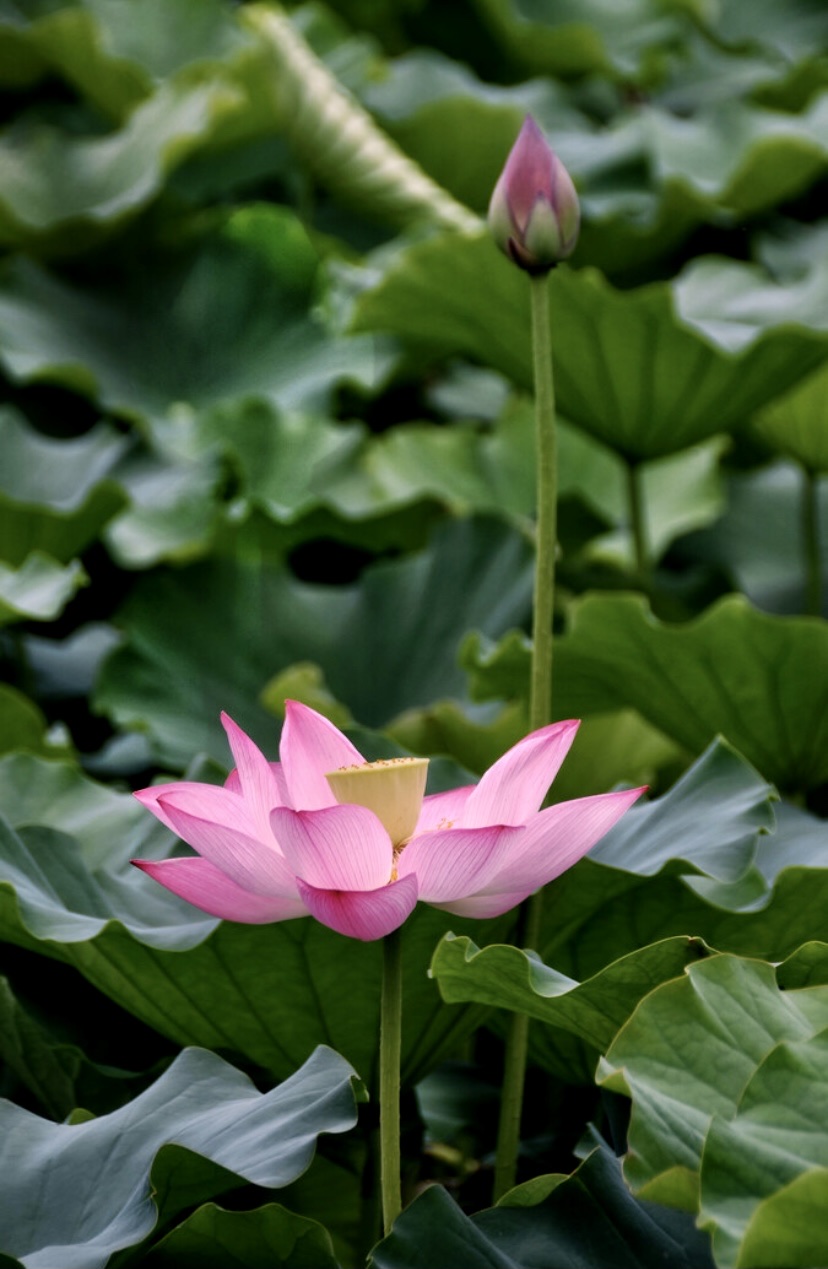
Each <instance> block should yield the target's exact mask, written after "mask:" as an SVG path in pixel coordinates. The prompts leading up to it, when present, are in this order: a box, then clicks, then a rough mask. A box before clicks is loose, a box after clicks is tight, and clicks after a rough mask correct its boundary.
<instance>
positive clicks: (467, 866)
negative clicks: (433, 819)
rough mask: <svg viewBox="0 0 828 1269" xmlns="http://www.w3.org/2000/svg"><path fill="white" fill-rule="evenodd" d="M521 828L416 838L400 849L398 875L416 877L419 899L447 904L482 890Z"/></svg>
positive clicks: (440, 832)
mask: <svg viewBox="0 0 828 1269" xmlns="http://www.w3.org/2000/svg"><path fill="white" fill-rule="evenodd" d="M525 831H526V830H525V829H522V828H501V827H493V828H451V829H444V830H439V829H438V830H437V831H435V832H433V833H424V834H423V836H422V837H415V838H414V839H413V840H412V841H410V842H409V843H408V845H407V846H406V847H405V849H404V850H403V852H402V854H401V855H400V858H399V863H398V865H397V870H398V873H399V876H400V877H405V876H409V875H411V874H413V875H414V876H416V878H417V889H418V891H419V895H420V898H421V899H423V900H424V901H425V902H426V903H438V904H439V903H446V902H448V901H449V900H452V899H460V898H463V897H464V896H466V895H469V894H475V893H476V892H477V891H479V890H483V889H484V888H485V886H486V885H487V883H488V882H489V881H491V879H492V878H493V877H494V876H495V875H496V874H497V873H498V871H499V870H500V869H501V868H507V867H508V862H507V861H508V859H509V855H510V852H511V851H512V850H513V849H515V847H516V844H517V841H518V839H519V838H520V837H521V835H522V834H523V833H524V832H525Z"/></svg>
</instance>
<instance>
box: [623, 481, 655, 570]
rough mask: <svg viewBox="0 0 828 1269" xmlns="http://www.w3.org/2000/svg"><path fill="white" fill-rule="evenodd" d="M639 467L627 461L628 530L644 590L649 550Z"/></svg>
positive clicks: (648, 568)
mask: <svg viewBox="0 0 828 1269" xmlns="http://www.w3.org/2000/svg"><path fill="white" fill-rule="evenodd" d="M642 493H643V490H642V488H641V468H640V466H639V464H638V463H634V462H631V461H629V460H628V461H627V506H628V509H629V516H630V532H631V534H632V540H633V551H634V553H635V567H636V570H637V572H638V577H639V581H640V583H641V586H642V588H643V589H644V590H649V586H650V550H649V545H648V542H647V521H646V518H645V512H644V499H643V498H642Z"/></svg>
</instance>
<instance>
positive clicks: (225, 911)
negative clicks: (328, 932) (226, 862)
mask: <svg viewBox="0 0 828 1269" xmlns="http://www.w3.org/2000/svg"><path fill="white" fill-rule="evenodd" d="M132 862H133V863H134V864H135V866H136V868H140V869H141V871H142V872H145V873H147V874H148V876H150V877H152V878H153V879H154V880H155V881H157V882H159V883H160V884H161V885H162V886H164V887H165V888H166V889H167V890H171V891H172V893H173V894H177V895H179V896H180V897H181V898H182V899H186V900H187V902H188V903H191V904H192V905H193V907H195V908H201V910H202V912H209V914H210V916H215V917H221V918H222V920H225V921H242V922H244V923H246V924H250V925H265V924H269V923H270V922H271V921H289V920H291V919H292V918H295V917H301V916H307V915H308V909H307V908H306V907H305V905H304V903H302V902H301V900H300V899H290V898H283V897H282V896H280V895H260V894H253V893H252V892H251V891H250V890H245V889H244V888H243V887H242V886H238V885H236V883H235V881H232V880H231V878H230V877H228V876H227V874H226V873H224V872H222V871H221V869H220V868H216V866H215V864H211V863H210V861H209V860H208V859H199V857H198V856H197V855H190V856H188V857H186V858H181V859H161V860H157V861H150V860H143V859H134V860H133V861H132Z"/></svg>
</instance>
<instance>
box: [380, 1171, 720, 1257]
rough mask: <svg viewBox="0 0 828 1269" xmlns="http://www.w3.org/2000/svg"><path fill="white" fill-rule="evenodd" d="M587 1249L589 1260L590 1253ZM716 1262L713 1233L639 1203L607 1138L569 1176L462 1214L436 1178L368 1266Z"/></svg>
mask: <svg viewBox="0 0 828 1269" xmlns="http://www.w3.org/2000/svg"><path fill="white" fill-rule="evenodd" d="M585 1256H586V1257H587V1259H585ZM665 1263H667V1264H670V1265H671V1266H675V1269H712V1264H713V1262H712V1260H711V1258H710V1251H709V1240H708V1239H707V1238H706V1237H705V1235H703V1234H700V1233H699V1231H698V1230H696V1229H694V1228H693V1224H692V1221H691V1220H690V1219H689V1218H688V1217H687V1216H685V1214H684V1213H681V1212H672V1211H670V1210H668V1209H667V1208H662V1207H658V1206H657V1205H656V1204H654V1203H638V1202H636V1200H635V1199H634V1198H632V1197H631V1196H630V1193H629V1190H628V1189H627V1187H626V1186H625V1185H624V1182H623V1180H622V1177H621V1169H620V1167H619V1165H618V1160H617V1159H615V1158H614V1156H613V1155H612V1153H611V1151H610V1150H608V1149H607V1147H606V1146H603V1147H601V1148H599V1149H597V1150H593V1151H592V1153H591V1154H590V1155H588V1157H587V1158H586V1159H585V1160H584V1162H583V1163H582V1164H581V1165H580V1167H579V1168H578V1169H577V1170H576V1171H575V1172H573V1173H572V1175H571V1176H561V1175H558V1174H555V1175H552V1176H544V1177H538V1178H536V1179H535V1180H534V1181H530V1182H528V1183H527V1184H526V1185H523V1186H518V1187H517V1189H514V1190H511V1191H510V1192H509V1193H508V1194H506V1195H505V1196H504V1198H503V1199H502V1200H501V1202H500V1203H499V1204H498V1206H497V1207H493V1208H489V1209H488V1210H487V1211H484V1212H479V1213H478V1214H477V1215H476V1216H472V1217H469V1216H466V1215H465V1213H464V1212H463V1211H462V1209H461V1208H460V1207H459V1206H458V1205H457V1204H456V1203H455V1202H454V1201H453V1200H452V1199H451V1198H450V1197H449V1196H448V1194H447V1193H446V1191H445V1190H444V1189H443V1188H442V1187H441V1186H438V1185H434V1186H430V1187H429V1188H428V1189H427V1190H425V1191H424V1192H423V1193H422V1194H420V1195H419V1196H418V1197H417V1198H416V1199H415V1201H414V1202H413V1203H412V1204H411V1205H410V1207H408V1208H407V1209H406V1211H404V1212H403V1214H402V1216H401V1217H399V1219H398V1220H397V1221H396V1222H395V1223H394V1228H393V1230H392V1231H391V1233H390V1234H389V1235H388V1237H387V1238H385V1239H383V1241H382V1242H381V1243H379V1244H378V1245H377V1246H376V1247H375V1248H374V1250H373V1252H372V1253H371V1258H370V1261H369V1264H370V1266H371V1269H433V1266H434V1265H443V1264H445V1265H462V1266H463V1269H546V1266H548V1265H550V1264H554V1265H555V1266H556V1269H584V1267H585V1266H586V1265H587V1264H590V1265H598V1264H601V1265H612V1266H613V1269H656V1266H659V1265H663V1264H665Z"/></svg>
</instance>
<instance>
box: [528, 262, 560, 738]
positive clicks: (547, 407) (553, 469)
mask: <svg viewBox="0 0 828 1269" xmlns="http://www.w3.org/2000/svg"><path fill="white" fill-rule="evenodd" d="M529 293H530V297H531V302H532V359H533V369H534V379H535V449H536V454H537V516H538V520H537V528H536V544H535V591H534V598H533V618H532V669H531V681H530V685H529V727H530V730H532V731H534V730H535V729H536V728H538V727H544V726H545V725H546V724H547V723H548V722H550V721H551V719H552V617H553V613H554V606H555V548H556V546H557V540H558V522H557V517H558V447H557V436H556V433H555V386H554V383H553V380H552V336H551V331H550V324H549V287H548V275H547V274H545V273H544V274H539V275H538V276H537V277H530V279H529Z"/></svg>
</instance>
